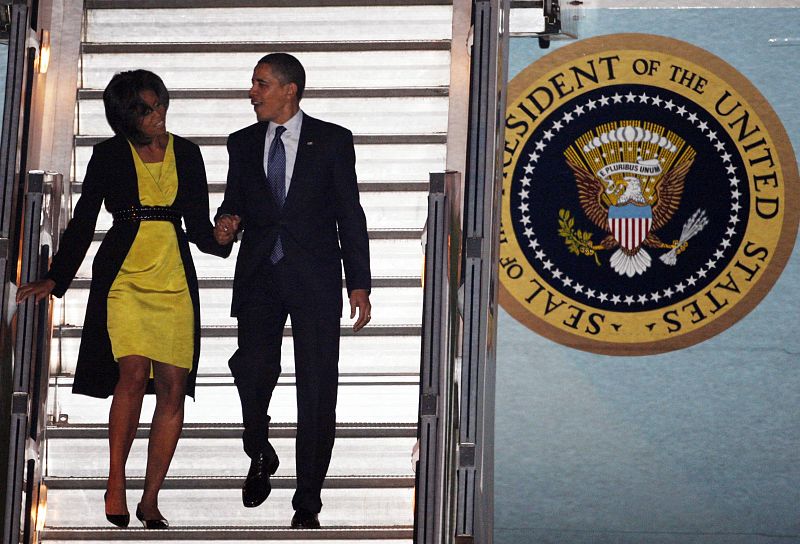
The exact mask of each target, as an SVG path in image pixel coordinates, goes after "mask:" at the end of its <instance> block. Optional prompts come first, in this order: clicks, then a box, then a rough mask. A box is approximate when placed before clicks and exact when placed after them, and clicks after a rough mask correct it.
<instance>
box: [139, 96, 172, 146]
mask: <svg viewBox="0 0 800 544" xmlns="http://www.w3.org/2000/svg"><path fill="white" fill-rule="evenodd" d="M139 97H140V98H141V99H142V100H143V101H144V103H145V104H147V109H146V111H144V112H142V116H141V117H140V121H139V130H140V131H141V132H142V134H144V135H145V136H146V137H147V138H150V139H154V138H157V137H158V136H162V135H164V134H166V133H167V107H166V106H165V105H164V104H162V103H161V102H159V101H158V95H156V93H154V92H153V91H151V90H145V91H142V92H140V93H139Z"/></svg>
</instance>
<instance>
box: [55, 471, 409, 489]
mask: <svg viewBox="0 0 800 544" xmlns="http://www.w3.org/2000/svg"><path fill="white" fill-rule="evenodd" d="M243 479H244V478H243V476H170V477H167V478H166V479H164V484H163V489H239V488H241V487H242V481H243ZM269 480H270V483H271V484H272V488H273V489H294V488H295V487H297V478H296V477H295V476H272V477H271V478H270V479H269ZM107 482H108V478H107V477H106V476H99V477H76V476H66V477H64V476H55V477H53V476H51V477H47V478H45V483H46V484H47V490H48V491H52V490H56V489H58V490H68V489H105V488H106V484H107ZM125 482H126V485H127V487H128V489H144V478H142V477H131V478H127V479H126V480H125ZM399 487H402V488H410V487H414V476H413V475H383V474H374V475H366V476H360V475H349V476H327V477H326V478H325V488H326V489H393V488H399Z"/></svg>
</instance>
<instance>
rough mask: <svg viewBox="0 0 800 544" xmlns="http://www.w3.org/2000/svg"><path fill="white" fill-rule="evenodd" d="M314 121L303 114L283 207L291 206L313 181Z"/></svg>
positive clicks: (315, 142)
mask: <svg viewBox="0 0 800 544" xmlns="http://www.w3.org/2000/svg"><path fill="white" fill-rule="evenodd" d="M315 121H316V120H315V119H314V118H313V117H311V116H310V115H306V114H305V113H304V114H303V125H302V127H301V128H300V139H299V140H298V142H297V156H296V157H295V159H294V171H292V181H291V183H290V184H289V192H288V193H287V194H286V201H285V202H284V204H283V205H284V207H287V206H291V205H292V203H293V202H294V201H295V200H297V199H298V198H301V197H300V196H298V195H300V194H302V192H303V191H305V190H306V189H307V185H308V184H309V183H310V182H311V181H312V180H313V176H312V175H310V172H312V171H313V166H314V162H315V161H316V157H317V148H318V142H317V141H316V138H317V130H316V123H315Z"/></svg>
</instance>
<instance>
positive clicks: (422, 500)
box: [414, 171, 462, 544]
mask: <svg viewBox="0 0 800 544" xmlns="http://www.w3.org/2000/svg"><path fill="white" fill-rule="evenodd" d="M461 208H462V206H461V175H460V174H459V173H458V172H452V171H448V172H442V173H431V174H430V188H429V193H428V217H427V220H426V224H425V233H426V234H425V239H424V245H425V269H424V272H423V303H422V304H423V307H422V350H421V362H420V393H419V420H418V425H417V429H418V431H417V432H418V434H417V437H418V446H419V461H418V462H417V468H416V485H415V501H414V504H415V512H414V543H415V544H440V543H443V544H446V543H448V542H451V541H452V535H453V528H454V521H455V517H454V504H455V486H454V484H455V453H456V441H457V429H456V425H455V422H457V421H458V400H457V399H458V383H457V380H458V375H459V372H458V370H457V367H458V357H459V355H460V353H459V351H460V350H459V345H458V338H459V335H460V332H461V328H462V322H461V318H460V309H459V286H460V278H459V273H460V269H461V231H460V229H461V218H460V213H461Z"/></svg>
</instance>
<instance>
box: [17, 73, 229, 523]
mask: <svg viewBox="0 0 800 544" xmlns="http://www.w3.org/2000/svg"><path fill="white" fill-rule="evenodd" d="M103 104H104V106H105V113H106V119H107V120H108V122H109V124H110V125H111V128H112V129H113V130H114V133H115V134H116V136H114V137H113V138H110V139H108V140H105V141H103V142H101V143H99V144H97V145H96V146H95V147H94V150H93V153H92V158H91V160H90V161H89V165H88V166H87V169H86V176H85V178H84V180H83V189H82V192H81V198H80V200H79V201H78V204H77V205H76V207H75V211H74V214H73V219H72V220H71V221H70V223H69V225H68V226H67V229H66V231H65V232H64V235H63V237H62V240H61V247H60V249H59V252H58V254H56V255H55V256H54V257H53V260H52V263H51V266H50V271H49V272H48V273H47V275H46V277H45V279H43V280H40V281H37V282H33V283H30V284H28V285H24V286H22V287H20V289H19V291H18V295H17V300H18V301H21V300H23V299H24V298H26V297H28V296H35V297H36V300H37V301H38V300H41V299H42V298H44V297H46V296H48V295H50V294H51V293H52V294H54V295H55V296H59V297H60V296H62V295H63V294H64V292H65V291H66V290H67V288H68V287H69V284H70V282H71V281H72V279H73V278H74V277H75V274H76V273H77V270H78V268H79V267H80V264H81V261H83V258H84V256H85V255H86V251H87V250H88V248H89V245H90V243H91V241H92V239H93V236H94V229H95V224H96V221H97V215H98V213H99V211H100V206H101V204H102V203H103V202H104V203H105V206H106V208H107V209H108V211H109V212H111V213H112V215H113V216H114V224H113V226H112V228H111V229H110V230H109V231H108V232H107V233H106V235H105V236H104V238H103V242H102V244H101V245H100V248H99V250H98V252H97V255H96V257H95V259H94V264H93V269H92V284H91V288H90V293H89V301H88V304H87V309H86V318H85V320H84V327H83V334H82V335H81V347H80V352H79V355H78V364H77V367H76V371H75V380H74V384H73V391H74V392H75V393H80V394H86V395H90V396H94V397H100V398H106V397H108V396H109V395H110V394H113V395H114V398H113V401H112V403H111V410H110V412H109V422H108V435H109V453H110V460H109V474H108V481H107V484H106V493H105V512H106V517H107V519H108V520H109V521H110V522H111V523H113V524H114V525H117V526H120V527H125V526H127V525H128V523H129V521H130V514H129V513H128V508H127V500H126V485H125V479H126V478H125V463H126V460H127V458H128V453H129V452H130V448H131V445H132V444H133V439H134V438H135V436H136V429H137V427H138V424H139V415H140V412H141V408H142V401H143V398H144V394H145V393H146V392H154V393H155V395H156V407H155V412H154V414H153V420H152V425H151V430H150V438H149V445H148V456H147V468H146V473H145V483H144V492H143V494H142V498H141V501H140V502H139V504H138V505H137V507H136V517H137V518H138V519H139V520H140V521H141V522H142V524H143V525H144V526H145V527H146V528H152V529H162V528H166V527H167V526H168V523H167V521H166V519H164V516H162V515H161V512H160V510H159V508H158V493H159V491H160V489H161V485H162V483H163V481H164V478H165V477H166V473H167V469H168V468H169V464H170V461H171V460H172V456H173V454H174V451H175V447H176V445H177V442H178V437H179V436H180V434H181V429H182V426H183V405H184V397H185V395H187V394H188V395H190V396H194V385H195V378H196V375H197V361H198V357H199V347H200V342H199V339H200V317H199V315H200V314H199V300H198V288H197V277H196V274H195V270H194V265H193V263H192V258H191V253H190V251H189V244H188V242H193V243H195V244H196V245H197V247H198V248H199V249H200V250H201V251H203V252H205V253H212V254H215V255H219V256H227V254H228V253H230V245H228V246H227V247H226V246H220V245H219V244H217V242H216V241H215V240H214V237H213V227H212V225H211V222H210V221H209V218H208V213H209V209H208V186H207V182H206V174H205V167H204V165H203V158H202V155H201V154H200V149H199V148H198V147H197V146H196V145H195V144H193V143H191V142H189V141H188V140H186V139H184V138H181V137H180V136H176V135H173V134H170V133H169V132H167V129H166V116H167V108H168V107H169V93H168V91H167V89H166V87H165V86H164V83H163V82H162V81H161V78H159V77H158V76H157V75H156V74H153V73H152V72H148V71H146V70H134V71H129V72H121V73H119V74H116V75H115V76H114V77H113V78H112V79H111V82H110V83H109V84H108V86H107V87H106V89H105V91H104V93H103ZM181 220H183V222H184V223H185V225H186V231H185V232H184V230H183V228H182V227H181Z"/></svg>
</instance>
